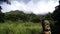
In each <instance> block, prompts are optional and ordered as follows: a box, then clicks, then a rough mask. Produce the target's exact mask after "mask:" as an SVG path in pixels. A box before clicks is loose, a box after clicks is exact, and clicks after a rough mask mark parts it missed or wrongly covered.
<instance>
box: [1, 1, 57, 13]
mask: <svg viewBox="0 0 60 34" xmlns="http://www.w3.org/2000/svg"><path fill="white" fill-rule="evenodd" d="M11 3H12V4H11V5H8V4H6V3H3V4H1V6H2V8H3V10H2V11H3V12H9V11H11V10H22V11H24V12H27V13H29V12H33V13H35V14H46V13H48V12H53V10H54V7H55V6H57V5H58V2H57V1H54V0H50V1H48V2H47V1H43V0H41V1H39V2H38V3H33V1H30V2H29V3H27V4H25V3H23V2H18V1H17V0H15V1H11Z"/></svg>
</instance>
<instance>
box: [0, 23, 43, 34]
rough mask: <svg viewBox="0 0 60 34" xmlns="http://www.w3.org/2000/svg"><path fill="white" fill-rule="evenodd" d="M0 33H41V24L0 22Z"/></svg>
mask: <svg viewBox="0 0 60 34" xmlns="http://www.w3.org/2000/svg"><path fill="white" fill-rule="evenodd" d="M0 34H42V26H41V24H40V23H32V22H25V23H20V22H15V23H13V22H5V23H0Z"/></svg>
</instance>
